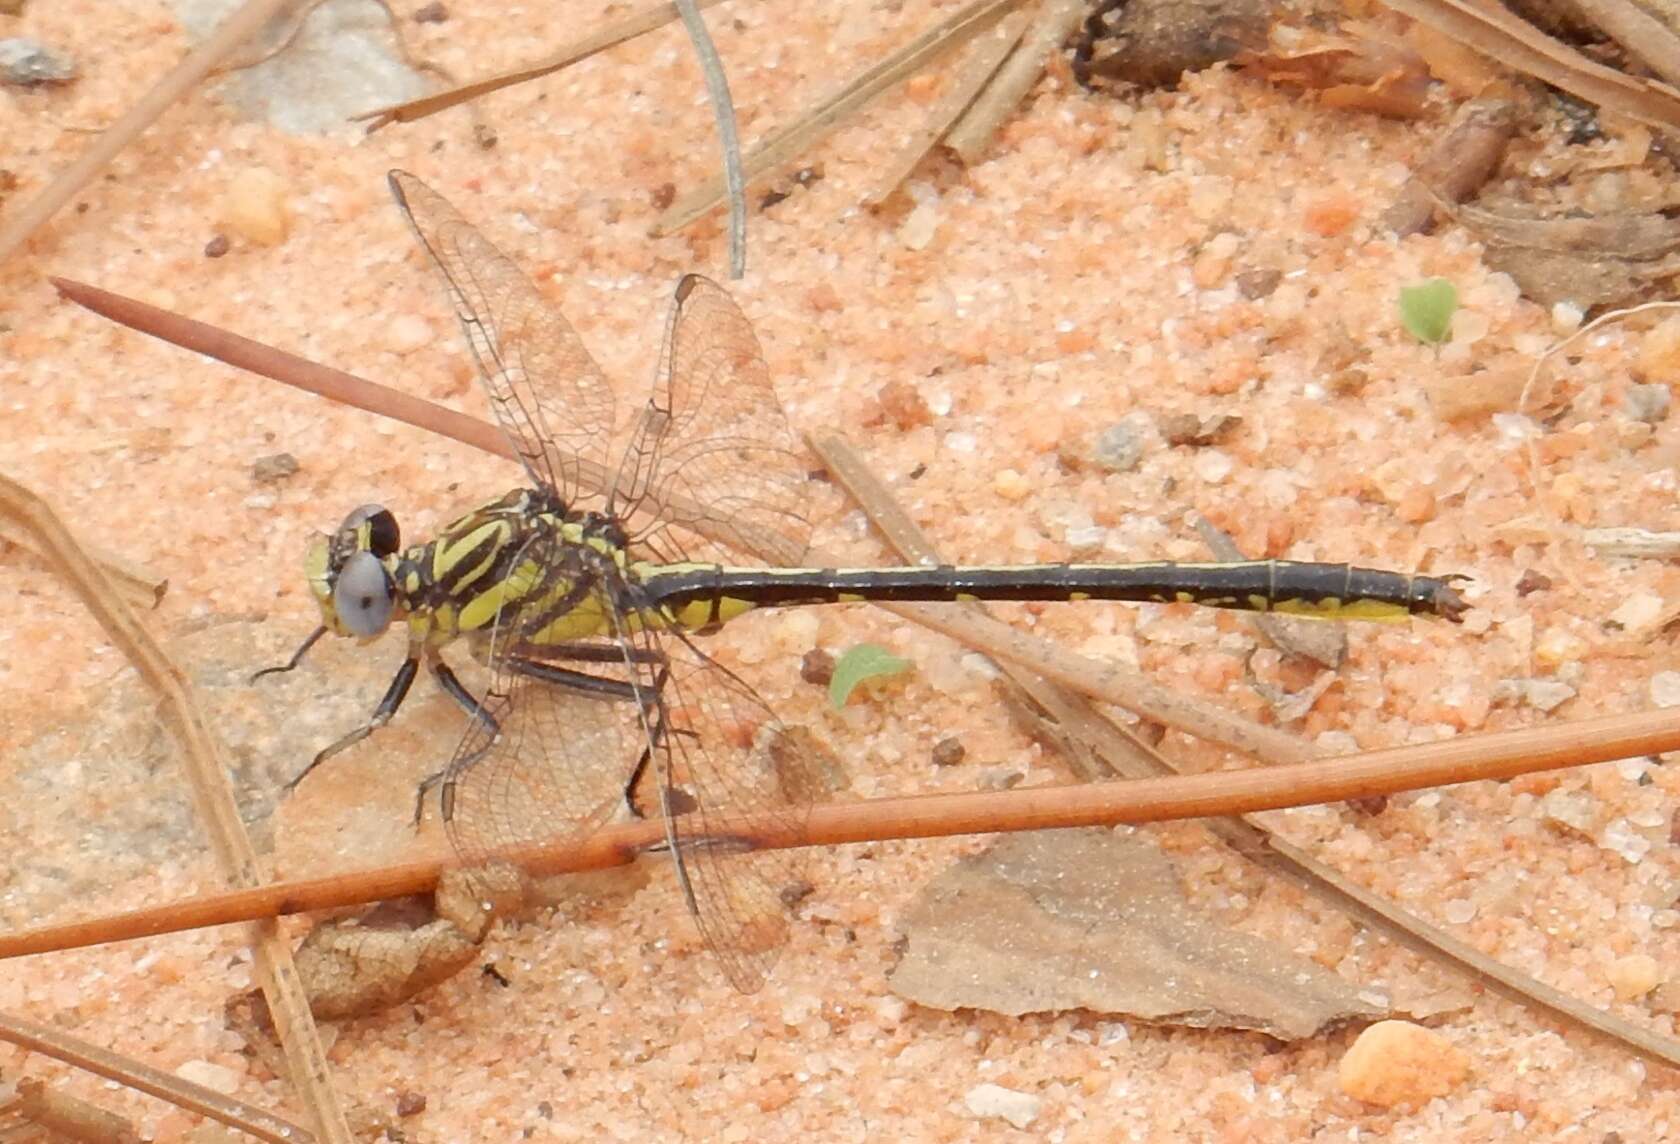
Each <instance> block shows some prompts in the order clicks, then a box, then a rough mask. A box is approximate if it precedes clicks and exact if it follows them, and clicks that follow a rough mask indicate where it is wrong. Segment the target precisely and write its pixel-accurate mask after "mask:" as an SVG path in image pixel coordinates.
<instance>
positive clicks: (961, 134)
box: [945, 0, 1087, 166]
mask: <svg viewBox="0 0 1680 1144" xmlns="http://www.w3.org/2000/svg"><path fill="white" fill-rule="evenodd" d="M1086 8H1087V4H1086V2H1085V0H1043V2H1042V3H1041V4H1040V5H1039V7H1038V11H1037V12H1035V13H1034V14H1033V16H1032V23H1031V24H1030V25H1029V26H1028V27H1027V29H1026V31H1025V32H1024V33H1023V35H1022V36H1021V43H1020V46H1019V47H1017V48H1016V49H1015V52H1014V54H1012V55H1011V56H1010V57H1009V59H1008V60H1007V61H1005V62H1004V64H1003V66H1002V67H1000V68H999V69H998V73H997V76H996V78H994V79H993V80H992V82H991V83H989V84H987V85H986V90H985V91H983V92H981V93H980V97H979V98H978V99H976V100H975V101H974V105H973V106H972V107H970V108H969V109H968V110H967V111H966V112H964V113H963V116H962V118H961V119H959V120H958V121H957V123H956V125H955V126H954V127H952V128H951V133H950V134H949V135H947V136H946V137H945V146H946V147H947V148H949V149H950V150H951V152H952V153H953V154H955V155H956V156H957V158H959V159H961V160H962V161H963V164H964V165H965V166H972V165H974V164H975V163H978V162H979V161H980V160H981V159H983V158H985V157H986V154H987V152H989V151H990V150H991V147H992V136H994V135H996V134H997V129H998V127H999V126H1001V125H1002V123H1003V121H1004V120H1006V119H1008V118H1009V117H1010V116H1011V115H1014V114H1015V109H1016V108H1017V107H1019V106H1020V105H1021V100H1023V99H1025V98H1026V96H1027V92H1029V91H1031V90H1032V88H1033V85H1034V84H1036V83H1037V82H1038V79H1039V77H1040V76H1042V75H1043V74H1044V64H1045V61H1046V60H1048V59H1049V58H1050V53H1051V52H1054V51H1056V50H1057V49H1058V48H1060V47H1061V46H1062V45H1063V44H1064V43H1066V42H1067V38H1068V37H1069V36H1071V35H1073V33H1074V30H1075V29H1076V28H1078V27H1079V25H1080V23H1081V21H1083V20H1084V18H1085V11H1086Z"/></svg>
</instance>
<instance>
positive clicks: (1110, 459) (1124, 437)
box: [1091, 422, 1143, 473]
mask: <svg viewBox="0 0 1680 1144" xmlns="http://www.w3.org/2000/svg"><path fill="white" fill-rule="evenodd" d="M1142 460H1143V441H1142V440H1141V439H1140V438H1139V436H1138V431H1137V430H1136V429H1134V428H1133V427H1132V426H1130V425H1128V424H1126V423H1125V422H1121V423H1120V424H1118V425H1110V426H1109V427H1108V428H1107V429H1104V430H1103V431H1102V432H1101V433H1099V434H1097V440H1096V442H1095V443H1094V444H1093V445H1092V446H1091V463H1092V464H1094V465H1096V466H1097V468H1099V469H1103V470H1105V471H1107V472H1110V473H1129V472H1131V471H1132V470H1133V469H1135V468H1137V467H1138V462H1140V461H1142Z"/></svg>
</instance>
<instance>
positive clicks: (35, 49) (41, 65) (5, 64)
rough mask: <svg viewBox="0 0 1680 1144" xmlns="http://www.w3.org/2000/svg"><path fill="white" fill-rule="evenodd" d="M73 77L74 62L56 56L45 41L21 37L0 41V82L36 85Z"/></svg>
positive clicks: (63, 81)
mask: <svg viewBox="0 0 1680 1144" xmlns="http://www.w3.org/2000/svg"><path fill="white" fill-rule="evenodd" d="M75 78H76V65H75V64H73V63H71V62H70V61H69V60H68V59H65V58H64V57H62V56H56V55H54V54H53V53H52V52H51V51H49V50H48V48H47V46H46V45H45V44H42V43H41V42H40V41H38V40H31V39H28V38H26V37H23V36H16V37H13V38H11V39H5V40H0V83H9V84H12V85H13V86H15V87H40V86H41V85H43V84H49V83H69V82H70V81H71V80H73V79H75Z"/></svg>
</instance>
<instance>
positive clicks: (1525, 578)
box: [1517, 568, 1552, 596]
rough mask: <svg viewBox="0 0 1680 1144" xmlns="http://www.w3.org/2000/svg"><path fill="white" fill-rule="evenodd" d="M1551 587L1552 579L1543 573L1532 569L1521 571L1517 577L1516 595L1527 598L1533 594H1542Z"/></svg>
mask: <svg viewBox="0 0 1680 1144" xmlns="http://www.w3.org/2000/svg"><path fill="white" fill-rule="evenodd" d="M1551 586H1552V578H1551V577H1550V576H1548V575H1546V574H1545V573H1544V572H1536V571H1535V570H1534V569H1532V568H1527V569H1524V570H1523V574H1522V575H1521V576H1519V577H1517V595H1519V596H1527V595H1530V594H1531V593H1534V592H1544V591H1545V590H1546V589H1547V588H1550V587H1551Z"/></svg>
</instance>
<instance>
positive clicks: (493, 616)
mask: <svg viewBox="0 0 1680 1144" xmlns="http://www.w3.org/2000/svg"><path fill="white" fill-rule="evenodd" d="M397 537H398V530H397V525H396V521H395V519H394V518H393V517H392V516H391V514H390V513H389V512H388V511H386V510H385V509H383V508H380V507H379V506H376V505H366V506H363V507H362V508H359V509H357V510H356V511H355V512H353V513H351V514H350V515H349V516H348V517H346V518H345V521H344V523H343V524H342V525H340V526H339V528H338V529H337V531H335V532H334V533H332V534H331V535H330V536H327V535H323V536H317V537H316V538H315V541H314V542H313V543H312V544H311V546H310V550H309V555H308V559H307V566H308V574H309V583H310V590H311V592H312V593H313V594H314V596H315V600H316V604H317V605H318V606H319V607H320V609H321V619H322V624H323V626H324V627H325V628H326V629H327V630H328V631H331V632H333V633H334V634H336V635H341V636H351V637H354V638H357V639H360V640H363V641H367V640H371V639H374V638H376V637H377V636H379V635H382V634H383V633H384V632H385V630H386V629H387V628H388V627H389V626H390V624H391V622H392V621H394V620H403V619H406V621H407V623H408V627H409V640H410V642H411V643H412V644H414V645H416V646H430V647H441V646H443V645H444V644H447V643H449V642H451V641H452V640H454V639H456V638H457V637H459V636H463V635H478V634H483V633H487V632H488V631H489V630H490V629H492V628H493V627H494V625H495V623H496V621H497V619H498V617H499V616H500V615H501V613H502V611H503V609H504V608H507V607H510V606H512V605H514V604H516V603H519V602H521V601H526V600H527V599H528V597H529V596H530V595H531V594H532V593H536V592H540V593H543V594H545V595H550V596H554V597H556V598H557V599H559V598H564V597H565V596H567V595H568V593H571V592H573V591H574V590H577V589H580V588H581V589H582V590H581V591H577V592H576V594H577V595H579V596H580V597H585V596H587V595H589V594H590V593H589V589H590V587H591V586H593V585H604V584H605V583H606V582H608V581H609V580H612V579H613V578H614V577H616V576H618V575H620V574H622V572H623V570H624V568H625V566H626V563H627V561H626V557H625V555H624V543H625V541H624V530H623V528H622V527H621V526H620V525H619V523H618V522H617V520H616V519H614V518H613V517H611V516H608V515H605V514H602V513H595V512H572V513H568V512H565V511H564V510H563V509H562V507H561V504H560V502H559V500H558V498H556V497H555V496H553V495H552V494H551V493H549V492H547V491H546V490H532V489H515V490H513V491H511V492H509V493H507V494H505V495H504V496H501V497H499V498H497V499H496V500H493V501H490V502H488V503H486V504H483V505H480V506H479V507H478V508H475V509H473V510H472V511H471V512H468V513H466V514H464V515H463V516H461V517H459V518H457V519H456V520H453V521H450V522H449V523H448V524H447V525H445V526H444V527H443V528H442V529H440V530H439V531H438V534H437V535H436V536H435V537H433V538H432V539H431V540H428V541H425V542H422V543H419V544H414V545H410V546H409V547H407V548H403V549H400V550H399V548H398V541H397ZM556 554H563V556H564V559H563V560H560V561H558V563H557V561H556ZM591 602H593V601H591Z"/></svg>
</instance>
